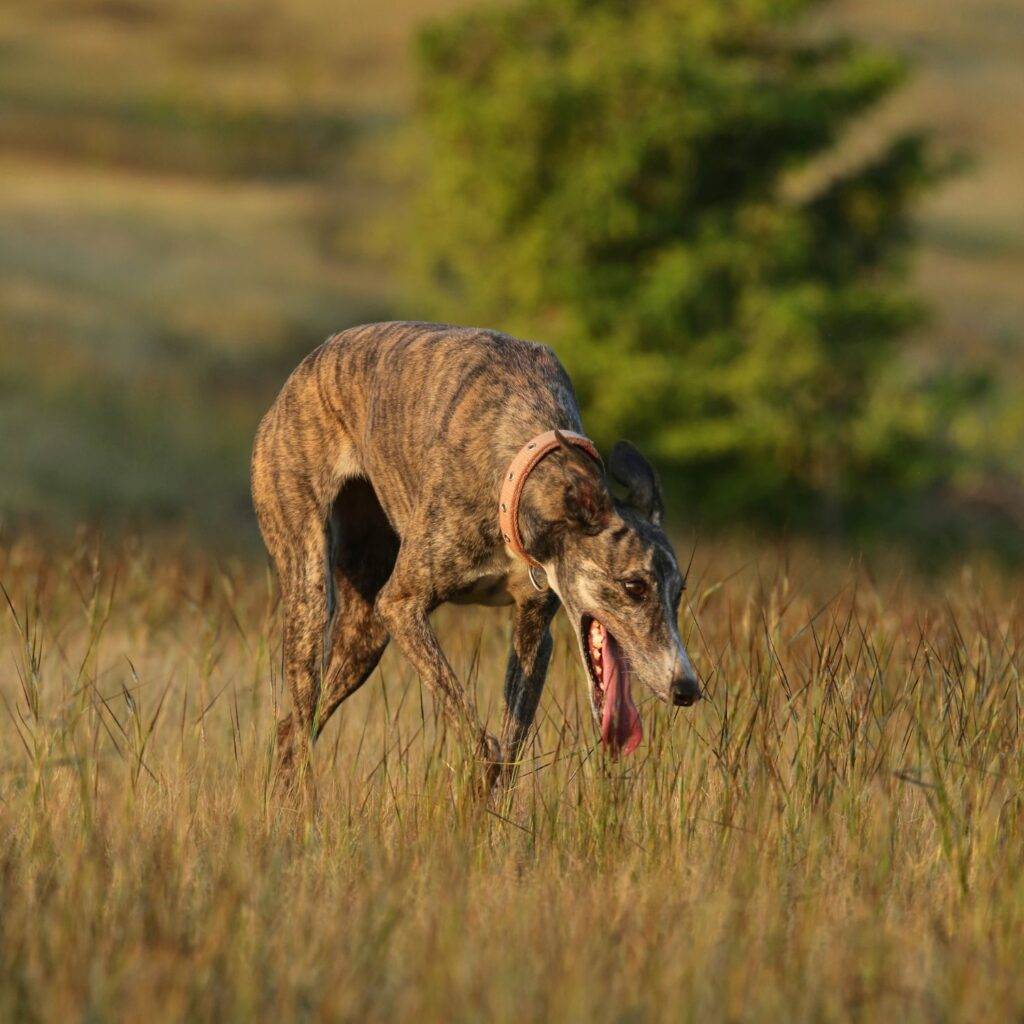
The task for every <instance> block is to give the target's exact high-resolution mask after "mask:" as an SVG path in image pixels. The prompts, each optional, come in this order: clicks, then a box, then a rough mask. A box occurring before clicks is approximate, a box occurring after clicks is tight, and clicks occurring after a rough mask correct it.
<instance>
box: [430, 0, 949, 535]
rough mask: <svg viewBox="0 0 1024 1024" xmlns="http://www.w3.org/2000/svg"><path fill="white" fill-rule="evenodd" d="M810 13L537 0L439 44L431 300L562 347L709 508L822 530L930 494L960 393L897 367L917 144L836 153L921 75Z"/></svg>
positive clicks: (433, 80)
mask: <svg viewBox="0 0 1024 1024" xmlns="http://www.w3.org/2000/svg"><path fill="white" fill-rule="evenodd" d="M815 6H816V4H815V2H814V0H732V2H727V0H660V2H655V0H631V2H628V3H627V2H622V0H521V2H516V3H514V4H512V5H511V6H508V7H502V8H497V9H495V8H487V9H483V10H477V11H474V12H472V13H470V14H469V15H467V16H462V17H459V18H457V19H455V20H451V21H448V22H445V23H442V24H439V25H435V26H433V27H432V28H431V29H429V30H428V31H427V32H425V33H424V34H423V35H422V37H421V43H420V67H421V94H420V105H419V112H420V113H419V129H420V131H421V134H422V139H421V144H422V147H423V148H422V150H421V153H420V159H419V161H418V163H417V168H418V173H422V175H423V185H422V188H421V190H420V193H419V205H418V214H419V225H418V230H417V231H415V232H414V233H412V237H413V238H415V239H416V241H415V243H414V264H415V268H414V271H415V278H416V283H417V287H418V288H419V290H420V292H421V297H422V298H423V300H424V301H428V302H430V303H432V306H433V309H432V312H433V313H434V314H435V315H437V316H439V317H441V318H444V319H454V320H459V321H467V320H472V321H476V322H479V323H486V324H488V325H500V326H502V327H505V328H508V329H510V330H513V331H515V332H518V333H524V334H526V335H527V336H532V337H537V338H540V339H543V340H545V341H548V342H551V343H553V344H554V345H555V347H556V348H557V350H558V352H559V353H560V355H561V356H562V357H563V359H564V361H565V362H566V364H567V366H568V368H569V370H570V372H571V374H572V375H573V378H574V380H575V381H576V384H577V388H578V391H579V394H580V398H581V401H582V403H583V406H584V413H585V416H586V417H587V426H588V429H589V430H590V431H591V433H592V434H594V435H595V436H596V437H597V438H598V439H599V440H601V441H602V442H604V443H608V442H609V441H611V440H613V439H614V438H615V437H618V436H622V435H625V436H629V437H632V438H633V439H635V440H636V441H638V442H641V443H643V445H644V446H645V447H646V448H647V449H648V450H649V451H650V453H651V454H652V455H653V456H654V457H655V458H656V459H657V460H658V462H659V463H660V464H661V465H662V467H663V468H665V469H669V470H671V471H672V472H671V474H670V475H671V476H672V478H673V479H674V481H675V482H676V483H678V484H681V485H682V487H683V488H685V493H686V494H687V495H688V498H689V500H690V503H691V509H692V510H693V511H701V512H703V513H705V514H706V515H713V516H715V517H716V518H717V517H720V516H722V515H723V514H726V515H730V516H740V515H748V516H749V515H751V514H754V515H757V516H762V517H766V518H769V519H773V520H775V521H781V520H784V519H785V520H789V521H791V522H793V521H796V520H799V519H800V518H801V517H807V516H810V515H813V516H814V517H815V518H816V520H817V521H818V522H821V521H823V519H830V520H831V521H833V522H834V521H835V517H837V516H848V515H850V514H851V513H855V512H856V513H862V512H864V511H868V512H871V513H872V514H877V512H878V510H879V508H881V507H882V504H883V503H889V504H890V505H891V502H892V500H893V497H894V496H899V497H900V500H903V499H904V498H906V497H907V496H908V495H915V494H916V495H920V494H922V493H924V492H926V491H927V490H929V489H931V488H934V487H936V486H937V485H938V484H939V483H941V481H942V480H944V479H945V478H946V476H947V475H948V474H949V473H950V472H951V471H952V469H953V467H954V462H955V453H954V450H953V448H952V446H950V445H948V444H947V442H945V441H944V440H943V437H944V433H945V424H946V423H947V422H948V420H949V414H950V409H949V405H950V400H951V399H950V395H951V391H950V389H948V388H940V387H937V386H931V385H929V384H928V382H926V381H924V380H921V379H918V377H917V376H915V374H914V373H913V372H911V370H910V369H909V368H908V367H907V365H905V362H904V361H902V360H901V359H900V358H899V357H900V355H901V339H903V338H904V337H906V334H907V331H908V329H909V328H910V327H912V326H913V325H914V324H915V322H916V321H917V320H918V318H919V316H920V309H919V306H918V304H917V303H916V302H915V301H914V299H913V297H912V296H910V295H909V294H907V292H906V290H905V289H904V287H903V278H904V269H905V257H906V254H907V247H908V240H909V235H910V233H909V230H908V227H909V216H910V214H911V212H912V209H913V203H914V200H915V199H916V197H917V196H918V195H919V194H920V193H921V192H922V190H924V189H925V188H926V187H927V186H928V185H929V184H930V183H931V182H932V181H933V180H934V178H935V176H936V168H935V166H934V163H933V161H932V159H931V158H930V155H929V149H928V144H927V139H925V138H923V137H920V136H916V135H910V134H906V135H902V136H900V137H897V138H895V139H890V140H889V141H888V142H887V143H886V144H884V145H883V146H882V147H881V148H880V150H879V151H877V152H875V153H874V154H873V155H872V156H870V157H869V158H867V159H865V160H861V161H860V162H856V163H853V162H852V161H849V160H847V161H845V163H846V164H850V163H853V165H852V166H843V164H844V161H836V160H833V161H832V163H833V164H836V165H839V166H838V167H836V166H833V167H828V166H823V164H824V161H823V159H822V158H823V157H825V156H826V155H829V154H830V153H831V151H832V150H833V149H834V147H835V145H836V143H837V141H838V140H839V139H840V138H841V137H842V135H843V132H844V130H845V129H846V128H847V127H848V126H849V125H850V123H851V122H852V121H854V120H855V119H857V118H858V117H860V116H861V115H864V114H866V113H868V112H869V111H871V110H872V109H873V108H875V107H876V106H877V105H878V104H879V103H880V102H881V101H882V100H883V99H885V97H887V96H888V95H889V94H890V93H891V92H892V90H893V89H895V88H896V87H897V86H898V85H899V83H900V82H901V79H902V77H903V68H902V66H901V64H900V62H899V61H897V60H895V59H893V58H891V57H889V56H886V55H884V54H880V53H878V52H875V51H874V50H872V49H869V48H867V47H865V46H862V45H858V44H857V43H854V42H851V41H848V40H838V39H833V38H828V39H822V38H820V36H815V35H813V34H812V33H810V32H807V31H802V30H801V28H800V26H799V24H798V23H797V21H796V19H797V16H799V15H801V14H805V13H807V12H808V10H809V9H810V8H813V7H815Z"/></svg>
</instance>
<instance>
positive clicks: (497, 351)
mask: <svg viewBox="0 0 1024 1024" xmlns="http://www.w3.org/2000/svg"><path fill="white" fill-rule="evenodd" d="M551 427H561V428H566V429H570V430H579V429H580V420H579V411H578V407H577V403H576V397H575V394H574V392H573V388H572V384H571V382H570V380H569V377H568V375H567V374H566V372H565V370H564V369H563V367H562V365H561V364H560V363H559V361H558V359H557V358H556V356H555V355H554V353H553V352H552V351H551V350H550V349H549V348H547V347H546V346H544V345H539V344H535V343H533V342H528V341H522V340H520V339H518V338H513V337H510V336H509V335H506V334H502V333H500V332H497V331H490V330H483V329H477V328H466V327H451V326H447V325H443V324H428V323H408V322H390V323H379V324H370V325H367V326H364V327H356V328H352V329H350V330H347V331H343V332H342V333H340V334H337V335H335V336H334V337H332V338H331V339H329V340H328V341H327V342H325V343H324V344H323V345H321V346H320V347H319V348H318V349H316V351H314V352H312V353H311V354H310V355H309V356H308V357H307V358H306V359H305V360H304V361H303V362H302V363H301V364H300V365H299V367H298V368H297V369H296V370H295V372H294V373H293V374H292V375H291V377H290V378H289V379H288V381H287V383H286V384H285V386H284V388H283V389H282V391H281V394H280V395H279V396H278V399H277V401H276V402H275V403H274V405H273V407H272V408H271V409H270V411H269V412H268V413H267V415H266V416H265V417H264V419H263V422H262V423H261V424H260V428H259V432H258V434H257V437H256V444H255V447H254V450H253V478H254V492H255V491H256V490H257V489H259V484H258V481H259V480H261V479H262V478H264V477H265V476H266V475H267V473H269V472H271V471H273V472H274V473H275V474H276V476H277V480H278V485H277V486H278V487H280V486H282V485H284V486H286V487H288V486H302V487H308V488H310V489H312V491H313V492H314V494H315V496H316V500H317V502H318V504H319V503H322V504H323V505H324V507H325V508H326V506H327V504H329V502H330V500H331V499H332V497H333V495H335V494H336V493H337V492H338V489H339V487H340V486H341V485H342V484H343V483H344V481H345V480H346V479H350V478H352V477H356V476H365V477H367V478H368V479H369V480H370V481H371V483H372V485H373V487H374V490H375V491H376V492H377V495H378V497H379V499H380V501H381V504H382V506H383V507H384V509H385V511H386V512H387V514H388V517H389V518H390V519H391V521H392V523H394V524H395V526H396V528H397V529H399V530H401V527H402V523H403V522H404V521H405V520H406V518H407V517H408V516H409V515H410V514H412V512H413V510H414V509H415V508H416V506H417V499H418V496H419V492H420V489H421V486H422V485H423V484H431V485H434V486H436V485H437V484H438V483H439V482H441V481H446V482H447V484H449V485H450V487H449V486H445V487H444V490H445V491H448V490H449V489H450V491H451V493H452V494H453V495H457V496H458V500H459V501H460V502H466V501H476V500H480V501H481V502H489V503H493V497H494V495H493V494H492V493H491V492H492V491H494V490H495V488H496V486H497V481H498V480H499V479H500V475H501V472H502V470H503V468H504V467H505V466H506V465H507V464H508V462H509V460H510V459H511V457H512V455H513V454H514V453H515V452H516V451H517V450H518V448H519V446H520V445H521V444H522V443H523V442H524V441H525V440H526V439H527V438H529V437H531V436H533V435H534V434H535V433H537V432H539V431H540V430H543V429H550V428H551ZM271 467H273V470H271ZM264 482H265V483H269V481H264ZM257 509H258V510H259V503H258V501H257Z"/></svg>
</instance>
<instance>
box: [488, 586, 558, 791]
mask: <svg viewBox="0 0 1024 1024" xmlns="http://www.w3.org/2000/svg"><path fill="white" fill-rule="evenodd" d="M557 610H558V598H557V597H556V596H555V595H554V594H553V593H552V592H551V591H547V592H546V593H543V594H537V593H536V592H532V591H531V592H530V593H529V594H526V595H523V597H522V598H521V599H520V600H517V602H516V606H515V611H514V612H513V615H512V649H511V650H510V651H509V655H508V667H507V668H506V670H505V720H504V723H503V725H502V730H501V748H502V756H503V759H504V764H503V765H502V772H501V781H502V782H503V783H505V784H508V783H510V782H511V781H512V778H513V777H514V775H515V771H516V768H517V767H518V764H519V755H520V753H521V751H522V749H523V744H524V743H525V742H526V737H527V736H528V735H529V732H530V726H531V725H533V719H534V717H535V716H536V714H537V705H538V704H539V703H540V697H541V693H542V692H543V690H544V681H545V679H546V678H547V674H548V664H549V663H550V661H551V646H552V644H551V620H552V619H553V618H554V615H555V612H556V611H557Z"/></svg>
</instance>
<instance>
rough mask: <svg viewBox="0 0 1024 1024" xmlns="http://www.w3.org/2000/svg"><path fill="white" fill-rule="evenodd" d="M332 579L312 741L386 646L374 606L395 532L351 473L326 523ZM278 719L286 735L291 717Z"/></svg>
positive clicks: (390, 562) (390, 565)
mask: <svg viewBox="0 0 1024 1024" xmlns="http://www.w3.org/2000/svg"><path fill="white" fill-rule="evenodd" d="M328 536H329V537H330V539H331V545H330V546H331V552H330V556H331V563H332V564H331V572H332V573H333V579H334V591H333V597H334V599H333V601H332V602H331V604H332V605H333V617H332V619H331V623H330V631H329V638H328V645H327V646H328V650H329V652H330V655H329V659H328V664H327V668H326V670H325V672H324V677H323V684H322V686H321V688H320V697H319V703H318V705H317V708H316V711H315V713H314V715H313V723H312V728H313V740H314V741H315V740H316V738H317V737H318V736H319V735H320V733H321V732H322V731H323V729H324V726H325V725H326V724H327V722H328V720H329V719H330V717H331V716H332V715H333V714H334V712H335V711H337V709H338V708H339V707H340V706H341V704H342V703H343V702H344V701H345V700H347V699H348V698H349V697H351V696H352V694H353V693H355V692H356V691H357V690H358V689H359V688H360V687H361V686H362V685H363V683H365V682H366V680H367V679H369V677H370V675H371V674H372V673H373V670H374V669H375V668H376V667H377V663H378V662H379V661H380V658H381V655H382V654H383V653H384V650H385V648H386V647H387V645H388V640H389V637H388V632H387V629H386V627H385V626H384V623H383V622H382V621H381V619H380V618H379V616H377V614H376V613H375V611H374V602H375V600H376V597H377V594H378V593H379V592H380V589H381V587H383V586H384V584H385V583H386V582H387V579H388V577H389V576H390V575H391V571H392V569H393V568H394V565H395V557H396V555H397V553H398V537H397V536H396V534H395V532H394V530H393V529H392V528H391V524H390V523H389V522H388V521H387V518H386V516H385V515H384V512H383V511H382V510H381V507H380V503H379V502H378V501H377V496H376V494H375V493H374V491H373V488H372V487H371V486H370V483H369V481H367V480H365V479H363V478H355V479H352V480H350V481H349V482H347V483H346V484H345V486H344V487H343V488H342V490H341V492H340V493H339V495H338V497H337V498H336V499H335V502H334V506H333V509H332V511H331V517H330V520H329V523H328ZM285 722H286V723H288V724H285V723H282V726H281V728H282V730H283V732H284V735H285V737H286V739H287V738H288V737H289V736H290V734H291V730H292V728H293V726H292V725H291V716H289V718H288V719H286V720H285Z"/></svg>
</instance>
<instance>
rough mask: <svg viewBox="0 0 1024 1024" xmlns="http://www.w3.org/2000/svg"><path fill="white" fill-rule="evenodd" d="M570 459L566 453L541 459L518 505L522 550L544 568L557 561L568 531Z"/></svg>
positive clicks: (558, 453)
mask: <svg viewBox="0 0 1024 1024" xmlns="http://www.w3.org/2000/svg"><path fill="white" fill-rule="evenodd" d="M567 459H568V455H567V454H566V453H565V452H564V451H553V452H552V453H551V454H550V455H548V456H547V457H546V458H544V459H543V460H541V462H539V463H538V464H537V465H536V466H535V467H534V469H533V471H532V472H531V473H530V477H529V479H528V480H527V481H526V483H525V485H524V486H523V493H522V497H521V498H520V502H519V536H520V538H521V540H522V543H523V547H524V548H525V549H526V551H527V552H528V553H529V554H530V555H531V556H532V557H533V558H535V559H537V561H538V562H540V563H541V564H544V565H546V564H548V563H549V562H551V561H552V560H556V559H557V558H558V556H559V554H560V552H561V549H562V546H563V544H564V543H565V539H566V534H567V532H568V529H569V524H568V523H567V522H566V518H565V461H566V460H567Z"/></svg>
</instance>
